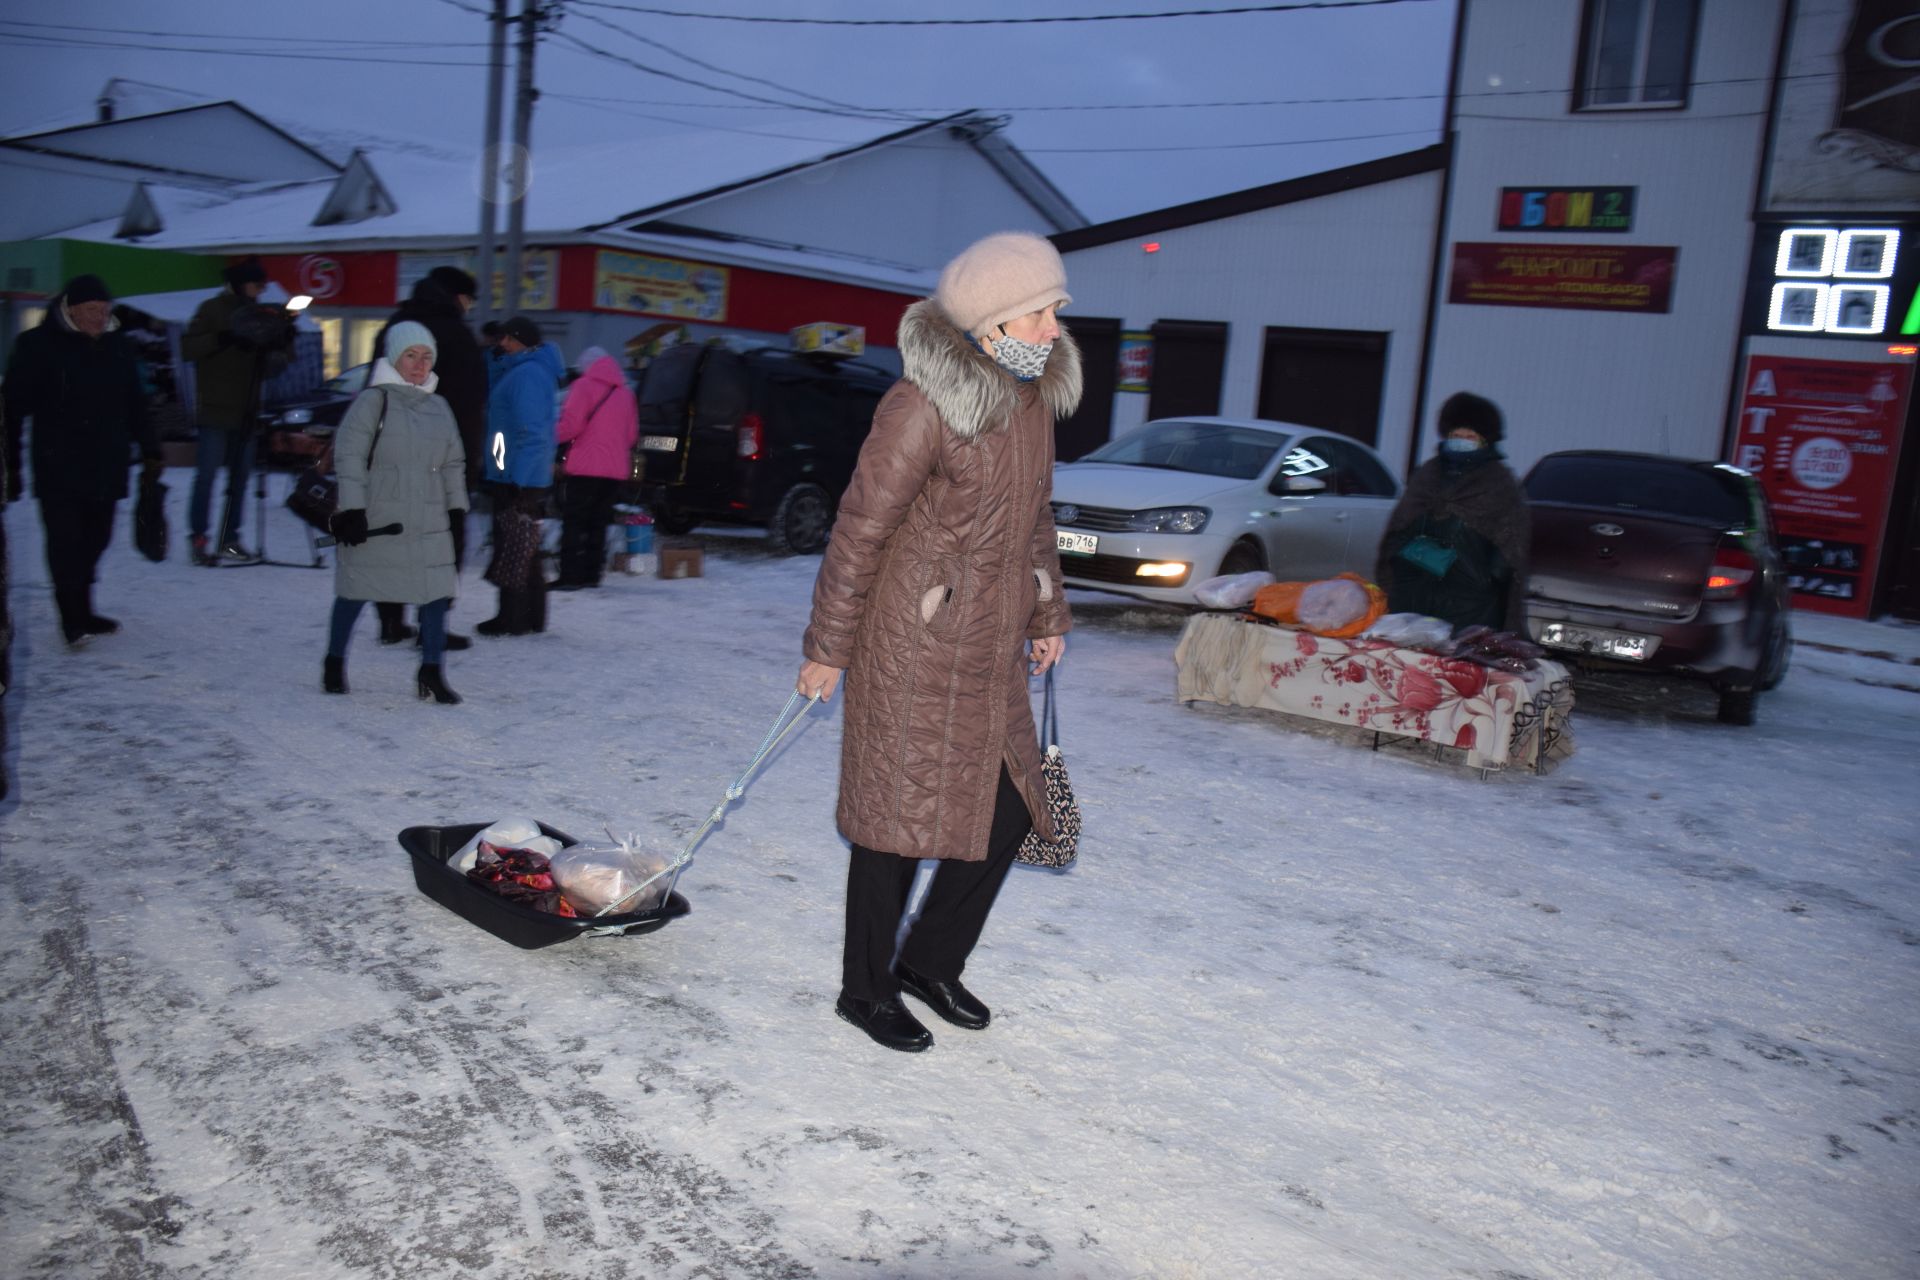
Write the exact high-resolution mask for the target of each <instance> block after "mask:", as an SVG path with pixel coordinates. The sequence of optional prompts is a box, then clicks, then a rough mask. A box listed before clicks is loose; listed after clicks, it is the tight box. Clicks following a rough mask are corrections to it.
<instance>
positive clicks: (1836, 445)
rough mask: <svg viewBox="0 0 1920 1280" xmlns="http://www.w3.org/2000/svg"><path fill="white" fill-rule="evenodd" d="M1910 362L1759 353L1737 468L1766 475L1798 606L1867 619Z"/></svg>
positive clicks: (1752, 363)
mask: <svg viewBox="0 0 1920 1280" xmlns="http://www.w3.org/2000/svg"><path fill="white" fill-rule="evenodd" d="M1912 378H1913V367H1912V365H1910V364H1875V363H1868V362H1864V361H1857V360H1801V359H1793V358H1789V357H1785V356H1752V357H1750V358H1749V359H1748V360H1747V374H1746V389H1745V395H1744V398H1743V399H1742V401H1741V406H1740V432H1739V436H1738V439H1737V440H1736V442H1735V444H1734V448H1733V462H1734V465H1735V466H1738V467H1742V468H1745V469H1746V470H1748V471H1751V472H1753V473H1754V474H1755V475H1757V476H1759V477H1760V478H1761V483H1762V484H1764V485H1765V486H1766V490H1767V497H1768V498H1769V499H1770V500H1771V501H1772V503H1773V515H1774V521H1775V523H1776V524H1777V525H1778V526H1779V534H1780V545H1781V547H1782V549H1783V550H1784V551H1785V552H1786V556H1787V564H1788V566H1789V572H1790V575H1791V579H1790V580H1791V582H1792V585H1793V593H1794V604H1795V605H1796V606H1798V607H1799V608H1803V609H1814V610H1818V611H1820V612H1822V613H1843V614H1848V615H1851V616H1853V617H1857V618H1864V617H1866V616H1867V609H1868V607H1869V605H1870V604H1871V596H1872V594H1873V579H1874V573H1875V571H1876V569H1877V567H1878V561H1879V558H1880V544H1881V542H1882V540H1883V539H1884V537H1885V534H1886V520H1887V501H1888V497H1889V495H1890V493H1891V491H1892V489H1893V476H1894V467H1895V465H1896V464H1897V463H1898V462H1899V454H1900V424H1901V423H1902V422H1903V421H1904V420H1905V416H1906V404H1907V392H1908V388H1909V386H1910V384H1911V382H1912Z"/></svg>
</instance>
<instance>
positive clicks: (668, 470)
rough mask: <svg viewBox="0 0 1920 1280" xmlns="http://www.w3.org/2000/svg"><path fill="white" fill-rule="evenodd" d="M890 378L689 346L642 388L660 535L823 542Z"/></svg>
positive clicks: (649, 479) (864, 368)
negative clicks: (752, 528) (716, 525)
mask: <svg viewBox="0 0 1920 1280" xmlns="http://www.w3.org/2000/svg"><path fill="white" fill-rule="evenodd" d="M894 381H895V375H893V374H891V373H888V372H887V371H886V370H885V369H882V368H879V367H878V366H875V365H870V364H865V363H862V362H860V361H857V360H847V359H842V358H838V357H833V356H823V355H816V354H803V353H800V352H795V351H789V350H786V349H784V348H778V347H763V348H758V349H755V350H750V351H732V350H729V349H727V348H725V347H720V346H702V345H697V344H692V343H689V344H684V345H681V346H677V347H669V348H667V350H665V351H663V352H661V353H660V355H659V356H657V357H656V358H655V359H654V362H653V364H652V365H651V366H650V367H649V368H648V370H647V376H646V381H645V382H644V383H643V384H642V385H641V389H640V450H641V456H642V457H643V458H644V459H645V460H646V475H645V477H644V478H643V481H642V483H643V484H644V485H645V487H646V489H647V491H648V492H649V493H650V494H651V495H652V497H653V507H654V513H653V514H654V522H655V523H656V524H657V525H658V526H659V527H660V530H661V531H662V532H663V533H670V534H671V533H685V532H686V531H687V530H688V529H691V528H692V527H693V526H694V525H695V524H698V523H700V522H701V521H703V520H711V521H716V522H721V523H728V524H748V525H762V526H764V527H766V529H767V530H768V532H769V534H770V535H771V537H772V540H773V544H774V546H775V547H777V548H778V549H780V550H783V551H792V552H801V553H807V552H814V551H819V550H821V549H822V548H823V547H825V546H826V545H827V534H828V532H829V531H830V530H831V529H832V528H833V516H834V512H835V510H836V508H837V507H838V506H839V502H840V495H841V494H843V493H845V492H846V488H847V483H848V482H849V481H850V480H851V479H852V478H853V466H854V463H855V462H856V461H857V460H858V459H859V456H860V446H861V444H862V443H863V442H864V441H865V440H866V438H867V433H868V431H870V430H871V429H872V427H873V411H874V409H875V408H876V407H877V406H878V405H879V403H880V397H881V396H883V395H885V394H886V392H887V388H888V387H890V386H892V385H893V383H894Z"/></svg>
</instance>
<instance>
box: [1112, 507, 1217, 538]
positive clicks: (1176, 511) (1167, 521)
mask: <svg viewBox="0 0 1920 1280" xmlns="http://www.w3.org/2000/svg"><path fill="white" fill-rule="evenodd" d="M1212 516H1213V512H1211V511H1209V510H1207V509H1206V508H1205V507H1155V508H1154V509H1153V510H1151V511H1136V512H1134V513H1133V514H1132V515H1131V516H1129V517H1127V528H1128V529H1129V530H1130V531H1132V532H1134V533H1198V532H1200V531H1201V530H1202V529H1204V528H1206V527H1207V521H1208V520H1209V519H1211V518H1212Z"/></svg>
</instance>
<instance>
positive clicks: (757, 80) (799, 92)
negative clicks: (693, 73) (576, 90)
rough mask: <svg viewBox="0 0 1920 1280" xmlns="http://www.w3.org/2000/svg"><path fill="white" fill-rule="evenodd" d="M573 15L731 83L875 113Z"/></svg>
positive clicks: (604, 22)
mask: <svg viewBox="0 0 1920 1280" xmlns="http://www.w3.org/2000/svg"><path fill="white" fill-rule="evenodd" d="M575 16H576V17H579V18H582V19H585V20H586V21H588V22H591V23H593V24H595V25H596V26H601V27H605V28H606V29H607V30H609V31H612V32H615V33H617V34H619V35H623V36H626V37H627V38H628V39H629V40H637V41H639V42H640V43H641V44H644V45H648V46H650V47H651V48H655V49H658V50H660V51H661V52H662V53H666V54H670V55H672V56H673V57H676V58H680V59H682V60H684V61H686V62H690V63H692V64H693V65H694V66H696V67H699V68H701V69H702V70H704V71H712V72H714V73H716V74H718V75H723V76H731V77H732V78H734V79H735V80H742V81H745V82H746V83H748V84H757V85H761V86H764V87H765V88H768V89H777V90H779V91H780V92H781V93H790V94H793V95H794V96H795V97H799V98H807V99H810V100H812V101H814V102H818V103H821V104H822V105H825V106H829V107H837V108H839V109H840V110H842V111H848V112H857V113H859V114H862V115H867V114H873V113H874V112H875V109H874V108H871V107H858V106H855V105H853V104H852V103H850V102H840V101H838V100H836V99H834V98H825V97H821V96H820V95H819V94H817V93H808V92H807V91H806V90H804V89H796V88H794V87H793V86H791V85H785V84H780V83H778V82H776V81H773V80H767V79H763V78H761V77H759V76H750V75H744V74H742V73H740V72H738V71H729V70H728V69H727V68H725V67H722V66H716V65H715V64H713V63H711V62H703V61H701V60H700V59H699V58H696V57H694V56H693V55H692V54H690V53H683V52H681V51H680V50H678V49H675V48H673V47H671V46H669V45H665V44H662V43H661V42H660V41H658V40H654V39H652V38H650V37H648V36H643V35H641V34H640V33H639V32H637V31H633V30H629V29H628V28H626V27H623V26H621V25H619V24H618V23H615V22H609V21H607V20H606V19H605V18H598V17H595V16H594V15H593V14H591V13H581V14H576V15H575ZM887 114H891V115H895V116H896V117H898V116H900V115H901V114H902V113H899V112H888V113H887Z"/></svg>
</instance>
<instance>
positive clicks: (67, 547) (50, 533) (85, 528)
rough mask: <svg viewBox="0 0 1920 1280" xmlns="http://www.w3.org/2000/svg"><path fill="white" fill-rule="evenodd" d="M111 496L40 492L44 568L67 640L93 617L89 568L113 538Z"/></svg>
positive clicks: (97, 560)
mask: <svg viewBox="0 0 1920 1280" xmlns="http://www.w3.org/2000/svg"><path fill="white" fill-rule="evenodd" d="M117 505H118V500H117V499H114V498H67V497H60V498H42V499H41V500H40V523H41V526H42V527H44V528H45V529H46V531H47V572H48V573H49V575H51V576H52V578H53V602H54V604H55V605H56V606H58V608H59V610H60V625H61V627H62V629H63V630H65V632H66V634H67V639H69V640H72V639H73V638H74V636H76V635H78V634H79V632H80V630H81V628H82V626H83V625H84V624H85V623H86V622H87V621H88V620H89V619H91V618H92V617H93V580H94V570H95V569H96V568H97V567H98V566H99V564H100V557H101V555H102V554H103V553H104V552H105V551H106V549H107V543H109V542H110V541H112V540H113V509H114V507H115V506H117Z"/></svg>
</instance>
